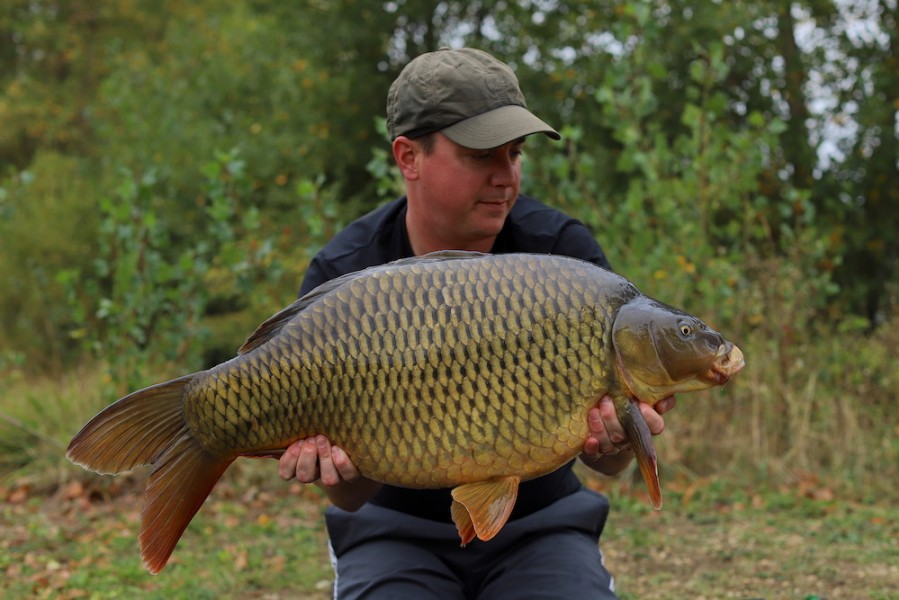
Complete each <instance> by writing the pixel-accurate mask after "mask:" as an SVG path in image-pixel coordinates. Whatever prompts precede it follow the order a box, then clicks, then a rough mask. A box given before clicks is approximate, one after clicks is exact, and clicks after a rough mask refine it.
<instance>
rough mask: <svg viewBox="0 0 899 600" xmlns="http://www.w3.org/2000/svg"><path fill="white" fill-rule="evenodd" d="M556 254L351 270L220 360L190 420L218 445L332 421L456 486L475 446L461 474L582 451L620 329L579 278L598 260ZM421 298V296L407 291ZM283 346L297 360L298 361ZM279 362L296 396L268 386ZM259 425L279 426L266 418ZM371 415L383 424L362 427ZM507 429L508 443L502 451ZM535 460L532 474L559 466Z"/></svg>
mask: <svg viewBox="0 0 899 600" xmlns="http://www.w3.org/2000/svg"><path fill="white" fill-rule="evenodd" d="M558 267H559V266H558V265H554V264H546V261H533V260H527V259H520V258H519V259H517V260H509V261H505V262H501V263H500V264H499V265H498V266H497V267H493V266H492V265H490V264H484V265H483V266H479V267H478V268H474V269H471V268H465V269H460V268H458V265H456V264H454V263H453V262H443V263H441V262H436V263H431V264H427V265H422V266H420V267H418V268H415V269H406V270H395V271H390V270H385V271H384V272H381V273H378V274H377V275H376V276H373V277H370V278H366V279H363V280H354V281H350V282H348V283H347V284H345V285H344V286H342V287H341V288H339V289H338V290H336V291H335V292H332V293H330V294H328V295H326V296H324V297H323V298H321V300H320V301H318V302H316V303H314V304H312V305H311V306H309V307H308V308H307V309H306V310H304V311H302V312H301V313H299V314H298V315H297V316H296V317H294V319H293V320H292V321H291V322H290V323H288V324H287V325H286V326H285V328H284V329H283V330H282V332H281V335H280V336H279V337H278V338H275V339H273V340H271V341H270V342H269V343H268V344H266V345H265V346H261V347H259V348H257V349H256V350H254V351H252V352H251V353H249V354H245V355H241V356H239V357H237V358H235V359H233V360H232V361H229V363H225V364H224V365H221V366H220V367H217V368H215V369H213V370H211V371H210V372H209V374H208V376H207V377H209V378H211V379H213V381H209V382H206V381H203V379H204V378H203V377H200V378H198V380H197V381H196V382H195V384H194V387H195V388H203V389H204V390H206V393H204V394H193V395H190V396H189V397H188V399H187V401H186V403H185V414H186V416H187V421H188V424H189V426H190V428H191V431H192V432H193V433H194V435H195V436H196V437H197V438H198V439H200V440H202V443H203V444H204V446H205V447H207V449H209V450H210V451H212V452H215V453H219V454H235V453H241V452H252V451H258V450H260V449H262V448H260V446H263V447H270V448H277V447H284V446H285V445H287V444H289V443H290V442H291V441H293V440H294V439H297V438H300V437H306V436H309V435H313V434H316V433H326V434H327V435H328V436H329V437H330V438H331V439H332V440H333V441H334V443H335V444H337V445H340V446H342V447H344V448H345V449H346V450H347V452H348V453H349V454H350V456H359V457H360V458H357V459H354V460H356V462H357V464H358V466H359V468H360V469H361V470H362V471H363V472H365V473H367V474H368V475H369V476H371V477H374V478H381V479H385V480H388V481H391V482H395V483H396V484H399V485H408V486H417V487H437V486H444V485H451V484H454V483H458V481H455V480H454V479H453V476H452V475H451V473H452V474H453V475H455V474H456V472H457V471H458V469H457V468H456V466H457V465H458V464H461V463H463V462H469V463H470V462H471V461H469V459H474V460H473V462H474V464H475V465H477V467H471V466H468V467H466V470H468V471H470V472H468V473H465V474H464V476H467V477H472V478H474V477H482V476H485V475H487V476H489V475H494V474H497V473H499V472H504V471H506V470H508V469H509V468H510V467H509V466H508V464H503V463H508V461H509V460H510V457H511V456H512V455H513V454H514V455H515V457H516V458H515V465H516V467H518V468H520V465H521V464H522V463H523V462H524V460H525V458H527V459H528V460H527V462H528V463H531V462H532V461H533V458H534V456H545V455H549V454H551V453H554V452H556V451H557V450H558V448H559V447H560V444H561V445H562V446H567V451H568V452H569V453H570V454H571V455H574V453H576V451H577V449H578V447H579V446H580V444H582V441H583V438H584V437H585V434H586V429H585V427H586V419H585V418H583V417H584V415H585V414H586V411H587V410H588V408H589V407H590V406H592V405H593V404H595V402H596V399H597V396H598V394H599V393H600V392H602V391H605V390H604V389H600V388H608V387H609V384H610V383H611V382H599V383H598V382H595V381H592V374H593V372H594V371H596V370H599V371H602V369H601V368H600V365H601V364H602V363H605V362H608V360H609V359H608V357H607V356H606V355H605V353H604V349H605V348H607V347H608V343H609V342H608V340H603V339H602V338H603V337H608V330H607V327H605V326H604V324H603V323H602V321H603V317H604V316H605V315H604V314H597V313H596V312H595V311H596V307H597V306H598V305H597V300H598V299H597V298H588V295H587V294H586V291H585V288H584V286H578V285H575V283H574V282H575V281H576V280H578V279H579V278H582V277H584V276H585V275H586V274H588V270H587V269H586V268H580V269H571V268H570V267H569V268H568V269H561V268H558ZM516 281H533V282H534V283H535V285H514V282H516ZM538 281H544V282H545V283H544V284H543V285H536V282H538ZM422 289H425V290H427V291H426V293H424V294H422V293H420V292H419V290H422ZM571 292H574V293H571ZM413 298H415V299H417V300H420V301H423V302H422V303H418V302H416V303H414V304H410V302H409V300H411V299H413ZM523 314H526V315H527V316H526V317H523V316H522V315H523ZM363 315H366V316H368V317H369V318H362V316H363ZM285 354H287V355H289V356H292V357H293V358H292V359H291V360H290V361H288V362H287V363H286V364H285V361H283V359H281V357H283V356H284V355H285ZM268 364H273V365H276V369H277V370H278V371H280V372H282V373H284V375H282V377H283V378H284V379H285V380H287V379H289V380H290V381H292V382H296V381H299V382H301V383H302V384H301V385H299V386H296V385H287V384H286V381H285V384H283V385H282V386H281V387H282V388H283V389H285V390H287V393H285V394H273V393H271V388H268V389H269V393H265V392H264V388H265V387H267V386H263V385H262V381H264V379H265V377H264V376H263V375H262V374H261V373H263V372H266V373H268V372H269V371H270V370H269V369H267V368H266V366H265V365H268ZM221 379H224V382H221V381H220V380H221ZM602 383H604V384H605V386H603V385H602ZM222 388H225V389H227V393H226V398H225V404H226V406H227V410H225V411H221V410H218V411H216V413H215V419H213V420H212V422H210V421H209V419H208V411H207V410H206V409H205V405H207V404H209V403H210V401H211V402H212V403H213V404H214V405H216V406H221V405H222V400H221V399H220V396H221V395H222ZM208 390H214V392H213V394H214V399H210V397H209V393H208ZM250 397H252V400H249V398H250ZM537 398H540V399H541V401H540V402H533V401H532V400H535V399H537ZM572 402H575V403H578V404H579V409H578V410H576V411H572V410H571V408H570V406H571V403H572ZM248 403H252V404H254V406H253V410H252V418H251V419H248V418H246V417H247V413H246V410H247V407H246V406H245V405H246V404H248ZM519 405H520V406H521V407H522V408H517V406H519ZM254 422H255V423H257V424H258V423H267V424H268V426H267V427H265V428H258V427H257V428H256V429H253V428H252V427H251V426H250V424H252V423H254ZM415 423H420V426H418V427H415V426H414V424H415ZM501 424H502V425H501ZM370 427H374V429H375V431H374V433H375V434H374V435H372V434H370V433H369V434H365V435H363V434H361V433H360V431H362V430H365V429H367V428H370ZM435 435H436V436H438V437H440V436H443V435H449V436H453V435H454V436H455V439H454V441H453V444H452V446H451V447H452V448H454V449H455V452H456V455H454V456H446V445H444V444H440V445H438V444H437V443H435V442H432V443H428V440H429V439H430V438H432V437H433V436H435ZM266 436H267V438H268V439H264V438H265V437H266ZM496 439H500V440H502V443H501V444H500V446H499V447H500V450H501V452H499V453H497V452H493V451H492V450H491V448H492V443H493V441H494V440H496ZM560 440H561V441H560ZM373 444H375V445H376V446H375V447H373V446H372V445H373ZM377 446H380V447H377ZM535 447H537V448H542V449H543V450H535ZM369 448H370V449H371V450H375V451H374V452H372V451H369V450H368V449H369ZM494 454H496V455H498V456H495V457H494V458H492V459H490V460H488V459H487V456H492V455H494ZM398 461H399V463H402V464H398ZM491 462H493V463H496V464H489V463H491ZM404 467H405V468H404ZM532 469H533V472H531V473H527V475H529V476H536V475H538V474H541V471H545V470H547V466H546V465H544V464H541V465H534V466H533V467H532Z"/></svg>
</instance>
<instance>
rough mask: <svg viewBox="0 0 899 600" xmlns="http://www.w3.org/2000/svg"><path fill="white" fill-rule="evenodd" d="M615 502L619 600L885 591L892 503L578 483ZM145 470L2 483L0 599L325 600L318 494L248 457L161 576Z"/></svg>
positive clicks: (770, 599)
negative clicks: (151, 540)
mask: <svg viewBox="0 0 899 600" xmlns="http://www.w3.org/2000/svg"><path fill="white" fill-rule="evenodd" d="M588 484H589V485H591V486H592V487H598V488H603V491H605V492H606V493H608V494H609V495H610V497H611V500H612V505H613V510H612V513H611V516H610V518H609V521H608V523H607V525H606V532H605V534H604V536H603V540H602V548H603V551H604V555H605V558H606V564H607V566H608V567H609V569H610V570H611V571H612V573H613V574H614V575H615V578H616V582H617V590H618V593H619V595H620V597H621V598H622V600H633V599H637V598H672V599H677V598H691V599H698V598H743V599H748V598H765V599H767V600H775V599H780V598H784V599H787V598H790V599H793V598H801V599H809V600H811V599H815V598H828V599H839V598H872V599H887V598H896V597H897V596H896V592H895V582H896V581H899V508H897V507H896V506H889V505H887V504H863V503H858V502H852V501H846V500H842V499H836V498H832V497H827V495H826V494H823V495H822V498H815V497H810V495H809V491H808V490H804V491H803V490H801V489H787V490H781V491H776V492H772V491H768V492H759V493H751V494H749V493H746V492H745V491H741V490H739V489H735V488H729V487H727V486H722V485H720V484H716V485H711V486H709V489H703V490H700V491H698V492H697V491H696V490H695V489H693V490H690V489H687V488H681V487H680V486H678V485H674V484H672V485H669V487H668V489H666V499H665V502H666V505H665V507H664V509H663V510H662V511H660V512H655V511H653V510H652V509H651V508H650V507H649V505H648V502H647V501H646V499H645V497H644V496H645V493H644V492H643V490H642V489H641V488H638V487H634V488H633V489H631V488H630V486H629V485H627V483H626V482H618V481H610V480H598V479H593V478H590V479H589V480H588ZM142 489H143V478H142V476H141V475H140V474H134V475H127V476H124V477H119V478H116V479H111V478H102V479H101V478H92V479H91V480H89V481H88V482H87V484H81V483H79V482H77V481H75V482H72V483H70V484H67V485H66V486H65V487H63V488H61V489H60V490H59V491H58V492H57V493H56V494H54V495H52V496H49V497H48V496H46V495H44V494H35V495H29V493H28V491H27V489H25V490H23V489H22V488H17V487H11V488H4V489H2V490H0V499H2V502H0V529H2V531H3V536H2V541H0V573H2V574H3V576H2V577H0V597H3V598H10V599H15V598H121V597H142V598H160V599H162V598H166V599H168V598H184V599H195V598H226V599H230V598H233V599H237V598H259V599H262V598H265V599H275V600H276V599H279V598H311V599H315V600H319V599H320V600H324V599H325V598H328V597H329V591H330V586H331V579H332V572H331V569H330V565H329V561H328V556H327V550H326V540H325V532H324V525H323V523H324V520H323V517H322V514H321V513H322V511H323V509H324V502H323V500H322V497H321V496H320V495H319V494H318V492H316V491H314V490H313V489H310V488H305V487H302V486H299V485H297V484H293V485H288V484H285V483H283V482H280V480H278V479H277V476H276V475H275V473H274V463H273V462H269V461H259V462H252V463H249V464H248V465H247V466H245V467H243V468H241V469H238V471H237V472H235V473H233V474H229V475H226V478H225V480H223V482H222V483H221V484H220V485H219V486H218V487H217V488H216V489H215V491H214V492H213V495H212V496H211V498H210V500H209V501H208V502H207V503H206V505H204V507H203V508H202V510H201V511H200V513H199V514H198V516H197V517H196V518H195V519H194V521H193V523H191V525H190V527H189V528H188V530H187V532H186V533H185V536H184V537H183V538H182V540H181V542H180V543H179V545H178V547H177V548H176V550H175V553H174V555H173V557H172V559H171V561H170V563H169V565H168V566H167V567H166V568H165V569H164V570H163V571H162V573H160V574H159V575H156V576H154V575H150V574H149V573H147V572H146V571H145V570H144V568H143V566H142V565H141V562H140V557H139V554H138V548H137V530H138V525H139V511H140V507H141V504H142V499H141V494H142Z"/></svg>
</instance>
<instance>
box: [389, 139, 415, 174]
mask: <svg viewBox="0 0 899 600" xmlns="http://www.w3.org/2000/svg"><path fill="white" fill-rule="evenodd" d="M421 152H422V149H421V145H419V144H417V143H415V142H413V141H412V140H410V139H409V138H407V137H406V136H404V135H401V136H399V137H397V138H396V139H395V140H393V160H395V161H396V165H397V166H398V167H399V168H400V172H401V173H402V174H403V178H405V179H410V180H415V179H418V176H419V173H418V156H419V154H421Z"/></svg>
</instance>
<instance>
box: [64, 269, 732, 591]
mask: <svg viewBox="0 0 899 600" xmlns="http://www.w3.org/2000/svg"><path fill="white" fill-rule="evenodd" d="M742 366H743V356H742V353H741V352H740V350H739V348H737V347H736V346H734V345H733V344H731V343H730V342H727V341H725V340H724V339H723V338H722V337H721V336H720V335H719V334H718V333H717V332H715V331H713V330H712V329H711V328H709V327H708V326H707V325H706V324H705V323H703V322H702V321H700V320H699V319H697V318H696V317H693V316H691V315H688V314H686V313H683V312H682V311H679V310H677V309H674V308H671V307H669V306H666V305H663V304H661V303H658V302H656V301H654V300H652V299H651V298H648V297H646V296H643V295H642V294H640V292H639V291H638V290H637V289H636V288H635V287H634V286H633V285H632V284H631V283H630V282H628V281H627V280H626V279H624V278H623V277H620V276H618V275H615V274H613V273H611V272H609V271H606V270H604V269H601V268H599V267H596V266H594V265H591V264H589V263H585V262H583V261H579V260H576V259H570V258H565V257H559V256H546V255H524V254H519V255H502V256H490V255H480V254H476V253H463V252H445V253H437V254H434V255H428V256H425V257H420V258H415V259H407V260H402V261H397V262H395V263H390V264H388V265H383V266H380V267H374V268H371V269H366V270H365V271H361V272H358V273H352V274H349V275H345V276H343V277H338V278H337V279H335V280H333V281H331V282H328V283H326V284H324V285H322V286H320V287H319V288H317V289H316V290H314V291H313V292H311V293H310V294H307V295H306V296H304V297H303V298H301V299H299V300H297V301H296V302H294V303H293V304H292V305H290V306H289V307H287V308H286V309H284V310H283V311H281V312H280V313H278V314H276V315H274V316H273V317H272V318H270V319H269V320H268V321H266V322H265V323H263V324H262V325H260V326H259V328H258V329H257V330H256V332H254V333H253V335H251V336H250V338H249V339H248V340H247V342H246V343H245V344H244V345H243V346H242V347H241V349H240V351H239V354H238V356H237V357H235V358H233V359H231V360H229V361H227V362H224V363H222V364H220V365H217V366H216V367H213V368H212V369H210V370H208V371H202V372H199V373H193V374H191V375H185V376H184V377H180V378H178V379H173V380H171V381H168V382H165V383H160V384H157V385H154V386H150V387H148V388H144V389H142V390H138V391H136V392H133V393H131V394H129V395H128V396H125V397H124V398H121V399H120V400H118V401H117V402H115V403H113V404H112V405H110V406H108V407H107V408H106V409H104V410H103V411H101V412H100V413H99V414H97V415H96V416H95V417H94V418H93V419H91V420H90V421H89V422H88V423H87V424H86V425H85V426H84V427H83V428H82V429H81V431H80V432H79V433H78V434H77V435H76V436H75V437H74V438H73V439H72V441H71V442H70V444H69V448H68V456H69V458H70V459H71V460H72V461H74V462H76V463H78V464H81V465H83V466H85V467H86V468H89V469H92V470H94V471H97V472H100V473H118V472H121V471H124V470H127V469H131V468H133V467H135V466H137V465H146V464H149V465H152V466H153V469H152V472H151V473H150V477H149V478H148V480H147V490H146V494H145V499H146V501H145V504H144V510H143V514H142V518H141V531H140V536H139V537H140V544H141V556H142V557H143V558H144V562H145V564H146V566H147V568H148V569H149V570H150V571H151V572H153V573H156V572H159V571H160V570H161V569H162V568H163V567H164V566H165V564H166V561H167V560H168V558H169V556H170V555H171V553H172V551H173V550H174V548H175V545H176V544H177V543H178V539H179V538H180V536H181V534H182V533H183V531H184V529H185V528H186V527H187V525H188V523H190V521H191V519H192V518H193V516H194V514H195V513H196V512H197V510H199V508H200V507H201V506H202V504H203V502H204V501H205V499H206V497H207V496H208V495H209V493H210V491H211V490H212V488H213V486H214V485H215V483H216V482H217V481H218V479H219V477H221V475H222V473H224V471H225V470H226V469H227V468H228V466H229V465H230V464H231V462H232V461H233V460H234V459H235V458H237V457H240V456H278V455H280V454H281V453H282V452H283V451H284V449H285V448H286V447H287V446H288V445H289V444H290V443H292V442H293V441H295V440H298V439H301V438H305V437H309V436H311V435H314V434H324V435H326V436H328V437H329V438H330V439H331V440H332V441H333V442H334V443H335V444H337V445H339V446H341V447H342V448H344V449H345V450H346V451H347V453H348V454H349V456H350V458H351V459H352V461H353V462H354V463H355V464H356V465H357V466H358V467H359V469H360V472H361V473H362V474H363V475H365V476H367V477H369V478H371V479H375V480H378V481H382V482H385V483H391V484H394V485H401V486H406V487H422V488H423V487H453V488H454V489H453V491H452V497H453V503H452V506H451V507H450V508H451V513H452V517H453V520H454V522H455V523H456V526H457V528H458V530H459V535H460V538H461V540H462V543H463V545H464V544H465V543H467V542H468V541H470V540H471V539H473V538H474V537H475V536H477V537H478V538H480V539H482V540H489V539H491V538H492V537H493V536H495V535H496V534H497V533H498V532H499V530H500V529H501V528H502V527H503V525H504V524H505V522H506V520H507V519H508V517H509V515H510V514H511V511H512V507H513V506H514V504H515V500H516V497H517V490H518V484H519V482H520V481H521V480H522V479H529V478H532V477H536V476H538V475H541V474H543V473H547V472H549V471H551V470H553V469H556V468H558V467H560V466H562V465H563V464H565V463H566V462H568V461H569V460H570V459H571V458H572V457H573V456H575V455H576V454H578V453H579V452H580V450H581V448H582V445H583V443H584V440H585V438H586V437H587V435H588V426H587V412H588V411H589V409H590V407H592V406H594V405H595V403H596V402H597V400H598V399H599V397H600V396H601V395H602V394H604V393H609V394H610V395H612V397H613V400H614V403H615V409H616V413H617V415H618V418H619V421H620V422H621V424H622V426H623V427H624V428H625V431H626V433H627V435H628V439H629V440H630V442H631V445H632V447H633V449H634V452H635V455H636V458H637V463H638V465H639V467H640V470H641V473H642V474H643V477H644V480H645V481H646V483H647V486H648V488H649V493H650V498H651V500H652V502H653V505H654V506H655V507H656V508H659V507H661V489H660V486H659V479H658V468H657V462H656V457H655V452H654V450H653V448H652V441H651V436H650V434H649V431H648V428H647V427H646V423H645V421H644V420H643V417H642V415H641V413H640V410H639V408H638V407H637V401H638V400H639V401H643V402H653V401H655V400H658V399H661V398H663V397H665V396H667V395H670V394H672V393H681V392H686V391H694V390H699V389H705V388H707V387H710V386H712V385H721V384H723V383H724V382H726V381H727V380H728V378H729V377H730V376H731V375H732V374H734V373H736V372H737V371H739V370H740V369H741V368H742Z"/></svg>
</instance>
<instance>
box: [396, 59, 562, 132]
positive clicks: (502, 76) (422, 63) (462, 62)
mask: <svg viewBox="0 0 899 600" xmlns="http://www.w3.org/2000/svg"><path fill="white" fill-rule="evenodd" d="M387 131H388V132H389V133H390V139H391V140H395V139H396V138H398V137H399V136H401V135H404V136H407V137H409V138H413V139H414V138H416V137H420V136H422V135H425V134H428V133H432V132H435V131H439V132H441V133H443V134H444V135H445V136H446V137H448V138H449V139H451V140H452V141H454V142H456V143H457V144H459V145H460V146H465V147H466V148H474V149H478V150H483V149H487V148H496V147H497V146H502V145H503V144H506V143H508V142H511V141H513V140H517V139H518V138H522V137H525V136H528V135H531V134H533V133H544V134H546V135H548V136H549V137H551V138H553V139H555V140H558V139H561V136H560V135H559V133H558V132H557V131H556V130H555V129H553V128H552V127H550V126H549V125H547V124H546V123H544V122H543V121H542V120H540V119H538V118H537V117H536V116H535V115H534V114H533V113H531V112H530V111H529V110H528V109H527V105H526V104H525V100H524V94H522V93H521V89H520V88H519V87H518V79H517V78H516V77H515V73H513V72H512V69H510V68H509V66H508V65H506V64H505V63H503V62H500V61H499V60H497V59H496V58H494V57H493V56H491V55H489V54H487V53H486V52H484V51H482V50H476V49H473V48H460V49H449V48H444V49H441V50H437V51H435V52H428V53H426V54H422V55H420V56H418V57H416V58H415V59H414V60H412V61H411V62H410V63H409V64H408V65H406V68H404V69H403V70H402V72H400V74H399V77H397V78H396V80H395V81H394V82H393V84H391V86H390V91H389V92H388V93H387Z"/></svg>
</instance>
